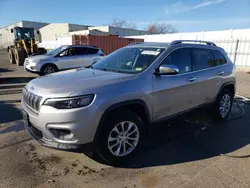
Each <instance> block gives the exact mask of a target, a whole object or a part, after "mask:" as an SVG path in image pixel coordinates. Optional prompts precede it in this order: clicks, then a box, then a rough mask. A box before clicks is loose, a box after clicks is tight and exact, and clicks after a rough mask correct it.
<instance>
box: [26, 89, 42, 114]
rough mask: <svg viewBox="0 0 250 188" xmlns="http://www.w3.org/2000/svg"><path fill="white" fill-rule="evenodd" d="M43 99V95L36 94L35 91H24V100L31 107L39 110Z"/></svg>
mask: <svg viewBox="0 0 250 188" xmlns="http://www.w3.org/2000/svg"><path fill="white" fill-rule="evenodd" d="M41 100H42V97H41V96H38V95H35V94H34V93H31V92H30V91H27V90H24V91H23V101H24V102H25V104H26V105H27V106H29V107H30V108H31V109H33V110H35V111H39V108H40V102H41Z"/></svg>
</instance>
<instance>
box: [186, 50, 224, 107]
mask: <svg viewBox="0 0 250 188" xmlns="http://www.w3.org/2000/svg"><path fill="white" fill-rule="evenodd" d="M191 54H192V59H193V63H194V68H195V71H196V78H197V81H196V82H197V85H196V88H195V90H196V92H197V98H196V103H197V105H203V104H206V103H210V102H212V101H213V100H214V98H215V96H216V94H217V92H215V89H216V88H217V87H218V84H219V83H220V80H221V78H220V77H221V76H223V73H222V74H221V75H220V72H219V70H218V67H217V66H218V61H217V60H216V59H215V55H214V53H213V51H212V50H211V49H203V48H191Z"/></svg>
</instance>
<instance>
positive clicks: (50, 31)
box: [40, 23, 89, 41]
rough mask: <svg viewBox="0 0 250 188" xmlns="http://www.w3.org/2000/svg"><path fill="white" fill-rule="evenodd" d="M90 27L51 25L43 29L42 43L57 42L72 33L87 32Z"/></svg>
mask: <svg viewBox="0 0 250 188" xmlns="http://www.w3.org/2000/svg"><path fill="white" fill-rule="evenodd" d="M88 27H89V26H86V25H77V24H69V23H51V24H48V25H46V26H45V27H42V28H41V29H40V33H41V36H42V41H51V40H57V39H58V38H60V37H66V36H68V35H69V33H70V32H74V31H79V30H87V29H88Z"/></svg>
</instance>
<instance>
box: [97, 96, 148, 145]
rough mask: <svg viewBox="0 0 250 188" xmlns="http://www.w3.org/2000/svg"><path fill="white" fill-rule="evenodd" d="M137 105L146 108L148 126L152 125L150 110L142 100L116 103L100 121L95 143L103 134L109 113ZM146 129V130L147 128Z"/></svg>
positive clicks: (105, 112) (106, 111)
mask: <svg viewBox="0 0 250 188" xmlns="http://www.w3.org/2000/svg"><path fill="white" fill-rule="evenodd" d="M135 104H139V105H143V107H144V110H145V111H146V113H147V114H146V116H147V124H148V125H149V124H150V123H151V118H150V113H149V110H148V107H147V105H146V103H145V102H144V101H143V100H140V99H135V100H129V101H123V102H119V103H116V104H113V105H111V106H110V107H108V108H107V109H106V110H105V111H104V113H103V115H102V117H101V120H100V121H99V124H98V127H97V130H96V133H95V138H94V143H96V142H97V140H98V137H99V135H100V133H101V129H102V128H103V125H104V122H105V120H106V118H107V116H108V115H109V113H110V112H111V111H113V110H115V109H118V108H122V107H125V106H129V105H135ZM148 125H146V126H147V127H148ZM147 127H146V128H147Z"/></svg>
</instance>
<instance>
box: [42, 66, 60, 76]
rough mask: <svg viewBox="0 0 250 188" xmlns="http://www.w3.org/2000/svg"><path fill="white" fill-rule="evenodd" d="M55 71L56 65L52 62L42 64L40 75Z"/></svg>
mask: <svg viewBox="0 0 250 188" xmlns="http://www.w3.org/2000/svg"><path fill="white" fill-rule="evenodd" d="M57 71H58V69H57V67H56V66H55V65H53V64H48V65H44V66H43V67H42V68H41V72H40V76H43V75H48V74H51V73H54V72H57Z"/></svg>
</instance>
